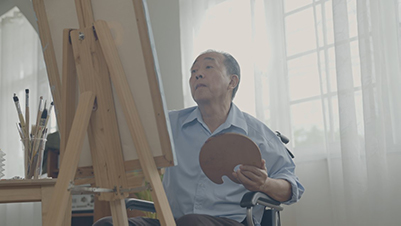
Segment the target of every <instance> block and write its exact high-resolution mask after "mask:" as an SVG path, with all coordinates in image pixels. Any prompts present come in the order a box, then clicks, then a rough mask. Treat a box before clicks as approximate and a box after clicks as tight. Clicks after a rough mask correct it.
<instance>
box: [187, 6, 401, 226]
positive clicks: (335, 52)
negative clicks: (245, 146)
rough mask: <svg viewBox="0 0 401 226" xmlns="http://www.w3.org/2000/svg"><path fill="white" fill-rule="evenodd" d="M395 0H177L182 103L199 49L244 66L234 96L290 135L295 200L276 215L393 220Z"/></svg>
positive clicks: (399, 67)
mask: <svg viewBox="0 0 401 226" xmlns="http://www.w3.org/2000/svg"><path fill="white" fill-rule="evenodd" d="M400 4H401V1H400V0H385V1H376V0H250V1H243V0H209V1H206V0H205V1H196V0H192V1H191V0H181V1H180V14H181V15H180V16H181V18H180V20H181V41H182V48H181V49H182V50H183V51H182V59H183V74H184V77H185V76H186V78H185V79H184V81H183V88H184V95H185V98H186V100H185V105H186V106H190V105H193V104H194V102H193V101H192V100H191V95H190V92H189V89H188V78H189V75H190V74H189V68H190V66H191V64H192V61H193V60H194V58H195V57H196V56H197V55H198V54H199V53H200V52H202V51H204V50H206V49H217V50H223V51H227V52H229V53H231V54H233V55H234V57H236V58H237V59H238V61H239V63H240V65H241V69H242V81H241V84H240V88H239V91H238V94H237V97H236V99H235V100H234V102H235V103H236V104H237V105H238V106H239V107H240V108H241V109H242V110H244V111H247V112H249V113H251V114H253V115H254V116H256V117H257V118H259V119H260V120H261V121H263V122H264V123H266V124H267V125H268V126H269V127H270V128H271V129H273V130H279V131H281V132H282V133H283V134H286V135H287V136H289V137H290V138H291V142H290V144H289V146H290V149H292V151H293V152H294V154H295V156H296V157H295V159H294V160H295V162H296V164H297V174H298V176H299V177H300V180H301V182H302V183H303V184H304V185H305V188H306V192H305V194H304V196H303V198H302V199H301V201H300V202H299V203H297V204H294V205H292V206H287V207H285V210H284V212H283V216H282V221H283V225H308V226H310V225H333V226H337V225H350V226H351V225H352V226H353V225H369V226H370V225H371V226H376V225H389V226H390V225H391V226H392V225H398V224H399V216H398V215H399V210H400V209H401V204H400V203H399V201H400V200H401V193H400V192H399V191H398V188H399V187H400V186H401V181H400V179H399V178H400V176H399V172H401V167H400V166H399V162H400V161H401V101H400V100H399V98H400V97H401V89H400V87H401V46H400V45H401V30H400V24H401V17H400V14H401V13H400V9H401V8H400V7H401V6H400Z"/></svg>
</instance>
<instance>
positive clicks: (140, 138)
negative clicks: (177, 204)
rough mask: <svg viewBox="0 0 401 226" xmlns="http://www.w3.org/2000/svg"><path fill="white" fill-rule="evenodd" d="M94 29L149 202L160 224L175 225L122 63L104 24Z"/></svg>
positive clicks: (100, 22)
mask: <svg viewBox="0 0 401 226" xmlns="http://www.w3.org/2000/svg"><path fill="white" fill-rule="evenodd" d="M95 29H96V33H97V35H98V38H99V42H100V46H101V48H102V51H103V54H104V56H105V59H106V62H107V66H108V68H109V71H110V77H111V80H112V82H113V84H114V86H115V88H116V91H117V95H118V99H119V100H120V102H121V105H122V106H123V112H124V116H125V119H126V120H127V123H128V126H129V129H130V132H131V136H132V139H133V140H134V144H135V149H136V150H137V154H138V158H139V161H140V163H141V168H142V170H143V172H144V174H145V176H146V179H147V180H148V181H149V183H150V185H151V187H152V198H153V201H154V202H155V207H156V211H157V214H158V218H159V220H160V224H161V225H163V226H166V225H168V226H171V225H175V221H174V218H173V214H172V212H171V209H170V205H169V203H168V200H167V196H166V193H165V191H164V188H163V185H162V183H161V180H160V176H159V173H158V171H157V166H156V163H155V161H154V158H153V155H152V151H151V150H150V147H149V144H148V141H147V139H146V135H145V130H144V128H143V126H142V122H141V120H140V118H139V113H138V111H137V109H136V106H135V101H134V98H133V97H132V93H131V92H130V87H129V85H128V81H127V77H126V76H125V72H124V69H123V66H122V63H121V61H120V60H119V59H120V58H119V55H118V52H117V48H116V46H115V44H114V40H113V37H112V35H111V33H110V29H109V27H108V25H107V23H106V22H104V21H96V22H95Z"/></svg>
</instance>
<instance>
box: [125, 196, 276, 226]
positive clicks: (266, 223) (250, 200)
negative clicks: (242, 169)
mask: <svg viewBox="0 0 401 226" xmlns="http://www.w3.org/2000/svg"><path fill="white" fill-rule="evenodd" d="M125 205H126V208H127V209H130V210H141V211H147V212H153V213H155V212H156V209H155V206H154V204H153V202H150V201H145V200H141V199H135V198H128V199H126V200H125ZM256 205H263V206H265V211H264V213H263V217H262V222H261V225H262V226H280V225H281V222H280V211H282V210H283V207H282V206H281V203H280V202H278V201H276V200H274V199H272V198H270V197H269V196H268V195H266V194H264V193H262V192H247V193H245V194H244V196H243V197H242V200H241V202H240V206H241V207H244V208H246V215H247V216H246V221H247V225H248V226H254V224H253V220H252V209H253V207H254V206H256Z"/></svg>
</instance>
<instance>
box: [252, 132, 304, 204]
mask: <svg viewBox="0 0 401 226" xmlns="http://www.w3.org/2000/svg"><path fill="white" fill-rule="evenodd" d="M260 148H261V153H262V158H264V159H265V160H266V168H267V172H268V175H269V177H271V178H275V179H284V180H286V181H288V182H289V183H290V184H291V192H292V195H291V198H290V199H289V200H288V201H286V202H284V204H286V205H289V204H292V203H295V202H297V201H298V200H299V199H300V198H301V196H302V194H303V193H304V190H305V189H304V187H303V186H302V184H301V183H300V181H299V179H298V177H297V176H296V175H295V164H294V162H293V161H292V158H291V156H290V155H289V154H288V152H287V150H286V148H285V146H284V144H283V143H282V142H281V141H280V139H279V138H278V137H272V138H271V139H270V140H268V141H267V143H266V144H265V145H263V144H262V145H261V146H260Z"/></svg>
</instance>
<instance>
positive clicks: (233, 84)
mask: <svg viewBox="0 0 401 226" xmlns="http://www.w3.org/2000/svg"><path fill="white" fill-rule="evenodd" d="M238 82H239V78H238V75H235V74H233V75H230V84H229V85H230V87H231V88H233V89H234V88H235V87H237V85H238Z"/></svg>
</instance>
